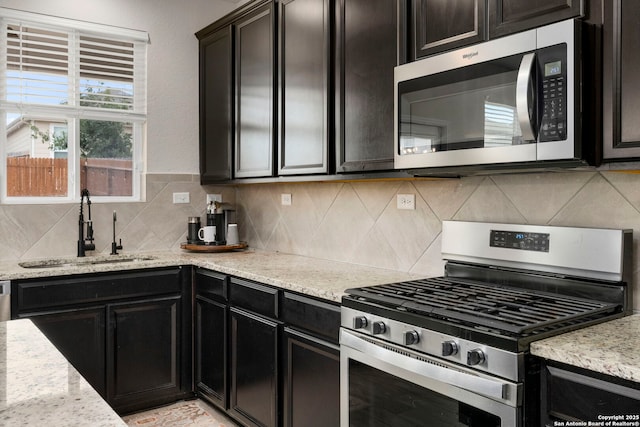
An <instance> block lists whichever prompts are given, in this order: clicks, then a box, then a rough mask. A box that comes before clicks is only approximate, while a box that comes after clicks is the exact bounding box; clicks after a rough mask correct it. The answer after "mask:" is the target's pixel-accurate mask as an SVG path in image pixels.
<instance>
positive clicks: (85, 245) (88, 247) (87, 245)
mask: <svg viewBox="0 0 640 427" xmlns="http://www.w3.org/2000/svg"><path fill="white" fill-rule="evenodd" d="M85 197H86V198H87V213H88V215H89V219H88V220H87V221H86V224H87V237H85V236H84V224H85V220H84V214H83V212H82V204H83V201H84V199H85ZM95 249H96V245H95V244H94V243H93V222H92V221H91V199H90V198H89V190H87V189H86V188H85V189H84V190H82V191H81V192H80V217H79V218H78V256H79V257H82V256H85V251H94V250H95Z"/></svg>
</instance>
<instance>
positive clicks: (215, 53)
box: [200, 27, 233, 184]
mask: <svg viewBox="0 0 640 427" xmlns="http://www.w3.org/2000/svg"><path fill="white" fill-rule="evenodd" d="M232 58H233V57H232V42H231V27H225V28H223V29H221V30H219V31H217V32H215V33H213V34H212V35H210V36H208V37H207V38H205V39H203V40H201V41H200V182H201V183H202V184H208V183H211V182H216V181H224V180H228V179H231V177H232V176H231V147H232V141H233V140H232V137H233V126H232V123H233V122H232V114H231V113H232V109H233V104H232V92H233V78H232V60H233V59H232Z"/></svg>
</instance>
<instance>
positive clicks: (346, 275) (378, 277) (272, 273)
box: [0, 249, 424, 303]
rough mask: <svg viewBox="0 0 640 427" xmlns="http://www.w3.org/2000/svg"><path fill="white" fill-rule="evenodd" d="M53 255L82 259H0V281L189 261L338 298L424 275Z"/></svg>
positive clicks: (301, 259) (252, 259)
mask: <svg viewBox="0 0 640 427" xmlns="http://www.w3.org/2000/svg"><path fill="white" fill-rule="evenodd" d="M118 258H120V260H126V259H133V260H132V261H130V262H114V263H102V261H108V260H114V259H118ZM147 258H148V259H147ZM59 260H61V261H63V262H69V264H72V263H75V262H78V263H84V264H83V265H65V267H64V268H60V267H45V268H24V267H21V266H20V265H19V264H20V263H22V262H24V261H25V260H18V261H3V262H0V280H20V279H34V278H45V277H54V276H67V275H74V274H90V273H101V272H113V271H127V270H137V269H150V268H160V267H172V266H181V265H193V266H195V267H201V268H205V269H209V270H212V271H216V272H219V273H223V274H228V275H232V276H236V277H240V278H244V279H249V280H254V281H257V282H261V283H265V284H268V285H272V286H275V287H278V288H282V289H286V290H292V291H296V292H299V293H302V294H307V295H311V296H314V297H318V298H321V299H325V300H330V301H333V302H338V303H339V302H340V301H341V299H342V296H343V295H344V294H345V290H346V289H349V288H353V287H362V286H369V285H377V284H382V283H393V282H400V281H405V280H412V279H416V278H419V277H424V275H423V276H418V275H415V274H411V273H406V272H400V271H395V270H387V269H382V268H376V267H369V266H363V265H359V264H351V263H345V262H340V261H330V260H323V259H318V258H312V257H306V256H302V255H291V254H285V253H281V252H272V251H266V250H257V249H249V250H244V251H232V252H224V253H191V252H173V251H163V252H139V253H135V254H133V253H124V254H120V255H114V256H110V255H108V254H107V255H102V254H99V255H95V256H90V257H89V256H88V257H85V258H72V257H65V258H62V259H59ZM34 261H42V262H49V261H50V260H49V259H40V260H31V259H30V260H27V262H34ZM92 262H97V263H96V264H93V263H92Z"/></svg>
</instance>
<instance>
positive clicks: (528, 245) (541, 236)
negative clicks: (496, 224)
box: [489, 230, 550, 252]
mask: <svg viewBox="0 0 640 427" xmlns="http://www.w3.org/2000/svg"><path fill="white" fill-rule="evenodd" d="M549 238H550V235H549V233H527V232H524V231H501V230H491V237H490V241H489V246H491V247H494V248H507V249H520V250H525V251H535V252H549Z"/></svg>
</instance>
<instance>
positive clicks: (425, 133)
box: [394, 20, 596, 175]
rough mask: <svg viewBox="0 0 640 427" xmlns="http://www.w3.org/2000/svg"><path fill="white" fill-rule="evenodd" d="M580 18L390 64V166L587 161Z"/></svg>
mask: <svg viewBox="0 0 640 427" xmlns="http://www.w3.org/2000/svg"><path fill="white" fill-rule="evenodd" d="M583 26H584V24H582V23H581V21H577V20H568V21H563V22H559V23H555V24H551V25H547V26H545V27H540V28H537V29H534V30H529V31H525V32H522V33H517V34H514V35H511V36H507V37H503V38H499V39H495V40H491V41H487V42H484V43H481V44H477V45H473V46H470V47H466V48H462V49H458V50H454V51H450V52H446V53H443V54H440V55H436V56H432V57H429V58H426V59H422V60H420V61H416V62H412V63H408V64H404V65H400V66H398V67H396V68H395V111H394V112H395V120H394V123H395V129H394V130H395V168H396V169H405V170H414V171H415V170H417V171H415V172H416V173H415V174H416V175H438V174H439V173H440V172H442V171H454V172H456V171H459V170H463V171H464V170H465V169H467V170H469V171H473V170H492V169H513V168H530V167H532V168H540V167H550V168H554V167H568V166H572V167H573V166H581V165H586V164H589V163H591V164H593V163H594V162H595V161H596V160H595V158H594V156H595V154H594V149H593V147H595V141H594V138H595V134H594V133H593V132H584V131H585V125H586V124H589V121H590V120H591V119H589V120H587V119H586V118H585V117H584V114H585V112H586V111H585V110H584V108H583V107H584V104H585V102H587V101H586V98H585V89H587V87H583V85H584V86H590V87H593V86H595V82H589V81H585V77H584V75H583V74H584V72H585V69H586V70H587V72H588V68H586V67H585V58H583V44H584V41H583ZM584 31H586V30H584ZM585 53H587V52H585ZM590 54H591V53H590V52H589V55H590ZM594 110H595V108H594Z"/></svg>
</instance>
